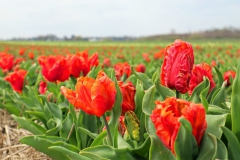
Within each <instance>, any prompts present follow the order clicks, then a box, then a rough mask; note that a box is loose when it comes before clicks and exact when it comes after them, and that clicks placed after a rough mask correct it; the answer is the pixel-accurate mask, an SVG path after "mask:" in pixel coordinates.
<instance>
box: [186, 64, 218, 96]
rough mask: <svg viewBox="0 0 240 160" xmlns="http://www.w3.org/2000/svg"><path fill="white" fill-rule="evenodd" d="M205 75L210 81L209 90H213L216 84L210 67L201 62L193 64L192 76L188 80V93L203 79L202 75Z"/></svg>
mask: <svg viewBox="0 0 240 160" xmlns="http://www.w3.org/2000/svg"><path fill="white" fill-rule="evenodd" d="M204 76H205V77H207V78H208V79H209V81H210V89H209V92H211V91H212V90H213V88H214V87H215V86H216V84H215V82H214V80H213V75H212V68H211V66H210V65H208V64H207V63H201V64H198V65H194V67H193V69H192V76H191V78H190V81H189V91H188V93H189V95H191V94H192V92H193V90H194V88H195V87H196V86H197V85H198V84H199V83H201V82H202V81H203V77H204Z"/></svg>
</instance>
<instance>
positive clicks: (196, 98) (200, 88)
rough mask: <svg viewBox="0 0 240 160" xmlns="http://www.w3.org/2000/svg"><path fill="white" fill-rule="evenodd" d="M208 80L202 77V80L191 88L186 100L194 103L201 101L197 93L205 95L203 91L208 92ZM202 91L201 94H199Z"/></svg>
mask: <svg viewBox="0 0 240 160" xmlns="http://www.w3.org/2000/svg"><path fill="white" fill-rule="evenodd" d="M209 87H210V86H209V80H208V79H207V78H204V80H203V81H202V82H201V83H199V84H198V85H197V86H196V87H195V88H194V90H193V92H192V95H191V97H190V98H189V99H188V101H191V102H194V103H201V99H200V97H199V95H203V96H206V95H205V92H206V91H207V92H208V89H209ZM201 93H202V94H201Z"/></svg>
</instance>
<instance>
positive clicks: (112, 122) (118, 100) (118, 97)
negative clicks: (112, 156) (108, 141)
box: [109, 78, 122, 147]
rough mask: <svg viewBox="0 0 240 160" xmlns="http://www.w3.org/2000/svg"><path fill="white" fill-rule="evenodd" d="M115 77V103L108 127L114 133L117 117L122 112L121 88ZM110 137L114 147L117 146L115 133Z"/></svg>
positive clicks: (116, 127)
mask: <svg viewBox="0 0 240 160" xmlns="http://www.w3.org/2000/svg"><path fill="white" fill-rule="evenodd" d="M114 79H115V86H116V90H117V95H116V101H115V104H114V106H113V109H112V112H111V116H110V117H111V118H110V120H109V128H110V132H111V133H112V134H113V133H115V130H118V123H119V117H120V115H121V112H122V107H121V105H122V93H121V90H120V88H119V85H118V82H117V80H116V78H114ZM112 136H113V137H112V139H113V141H114V142H113V143H114V144H113V145H114V147H117V144H118V143H117V138H118V137H117V135H112Z"/></svg>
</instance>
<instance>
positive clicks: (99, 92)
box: [61, 71, 117, 117]
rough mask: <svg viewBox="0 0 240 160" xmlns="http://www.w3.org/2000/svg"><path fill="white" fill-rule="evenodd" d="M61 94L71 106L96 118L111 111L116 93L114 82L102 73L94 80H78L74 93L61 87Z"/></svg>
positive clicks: (88, 78) (83, 78) (86, 78)
mask: <svg viewBox="0 0 240 160" xmlns="http://www.w3.org/2000/svg"><path fill="white" fill-rule="evenodd" d="M61 92H62V94H63V95H64V96H65V97H66V98H67V99H68V100H69V102H70V103H71V104H72V105H73V106H75V107H76V108H80V109H82V110H83V111H84V112H86V113H88V114H90V115H96V116H97V117H101V116H102V115H103V114H104V113H105V112H106V111H109V110H111V109H112V107H113V105H114V103H115V97H116V93H117V92H116V88H115V84H114V82H113V81H112V80H111V79H110V78H108V77H107V75H106V74H105V73H104V72H103V71H100V72H99V73H98V76H97V78H96V80H95V79H93V78H90V77H80V78H78V80H77V84H76V86H75V91H73V90H71V89H67V88H66V87H64V86H62V87H61Z"/></svg>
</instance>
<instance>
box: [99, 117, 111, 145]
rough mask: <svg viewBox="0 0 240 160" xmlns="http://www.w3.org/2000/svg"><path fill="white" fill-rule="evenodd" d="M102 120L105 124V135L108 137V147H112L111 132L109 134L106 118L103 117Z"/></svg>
mask: <svg viewBox="0 0 240 160" xmlns="http://www.w3.org/2000/svg"><path fill="white" fill-rule="evenodd" d="M102 118H103V121H104V124H105V126H106V129H107V135H108V139H109V143H110V146H113V141H112V136H111V132H110V128H109V126H108V122H107V119H106V116H105V115H103V116H102Z"/></svg>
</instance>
